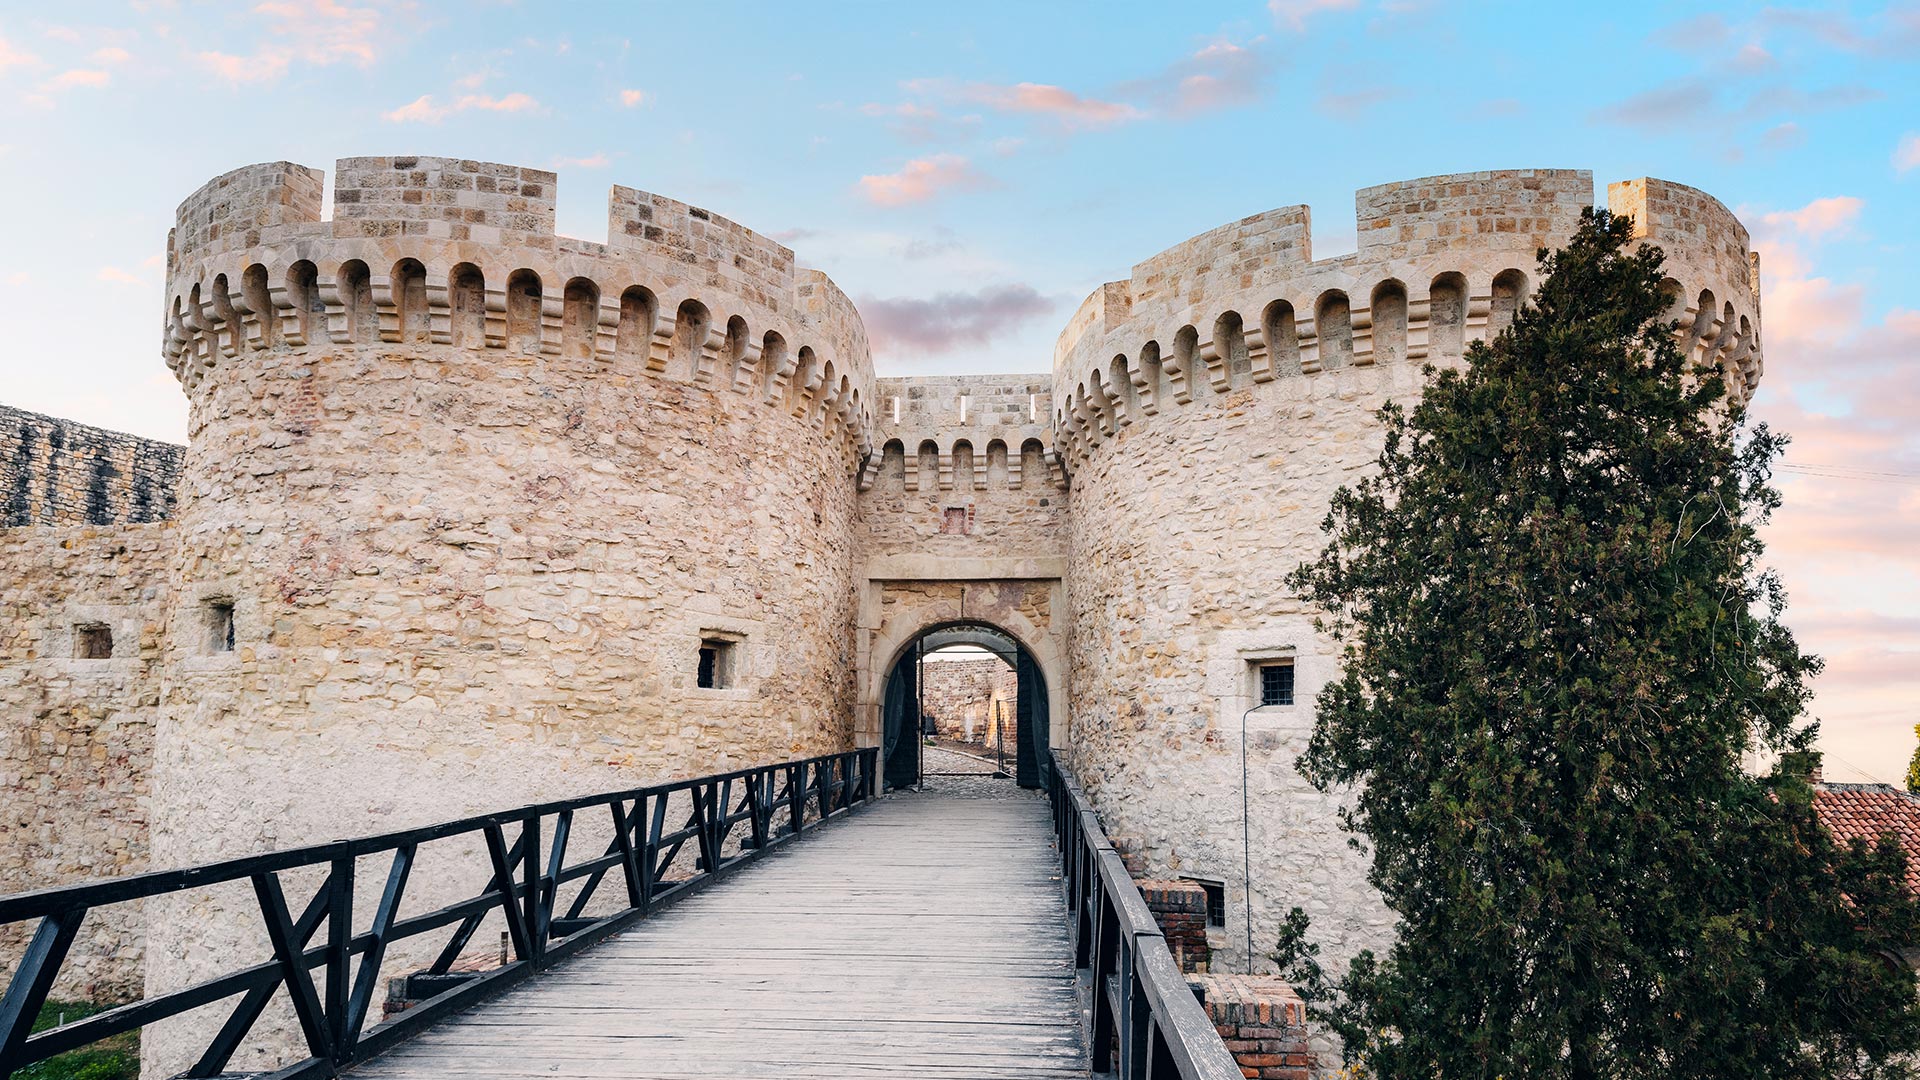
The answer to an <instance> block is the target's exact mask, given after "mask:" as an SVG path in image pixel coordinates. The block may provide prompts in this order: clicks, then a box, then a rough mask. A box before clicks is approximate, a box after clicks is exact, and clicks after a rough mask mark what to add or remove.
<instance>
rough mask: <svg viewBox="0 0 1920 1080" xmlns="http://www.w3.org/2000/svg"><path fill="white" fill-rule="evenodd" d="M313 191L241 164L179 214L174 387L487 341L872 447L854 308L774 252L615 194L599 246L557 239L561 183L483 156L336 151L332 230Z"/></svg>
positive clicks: (671, 209)
mask: <svg viewBox="0 0 1920 1080" xmlns="http://www.w3.org/2000/svg"><path fill="white" fill-rule="evenodd" d="M322 181H323V174H322V173H321V172H320V171H319V170H316V169H310V168H307V167H305V166H300V165H294V164H291V163H288V162H275V163H270V164H263V165H252V166H248V167H246V168H242V169H237V170H234V171H233V172H230V173H227V174H225V175H223V176H220V177H217V178H215V179H214V180H212V181H210V182H208V183H207V184H206V185H205V186H203V187H202V188H201V189H200V190H199V191H197V192H195V193H194V194H193V195H191V196H189V197H188V198H187V199H186V201H184V202H183V203H181V205H180V210H179V214H178V217H177V221H176V225H175V227H174V230H173V232H172V233H171V235H170V236H169V240H168V260H167V265H168V303H167V313H166V322H165V327H164V334H163V344H162V352H163V354H164V356H165V358H166V361H167V364H168V366H169V367H170V368H172V369H173V371H174V372H175V374H176V376H178V378H179V379H180V381H181V383H182V385H183V386H184V387H185V388H186V389H187V391H188V393H189V394H193V393H195V392H196V390H197V389H198V387H199V386H200V384H201V382H202V381H203V380H204V379H205V378H206V376H207V374H208V373H209V372H210V371H212V370H213V369H214V368H215V367H216V366H217V365H219V364H222V363H228V362H234V361H237V360H241V359H242V358H243V357H245V356H246V355H247V354H249V353H252V352H256V351H264V350H271V349H282V348H292V349H301V348H310V347H321V346H327V347H353V346H363V347H385V348H413V347H431V346H442V347H452V348H460V349H489V350H502V351H503V352H505V353H507V354H509V355H514V356H520V357H527V358H532V357H543V356H544V357H562V358H568V359H573V360H591V361H595V362H598V363H602V364H606V365H609V366H610V367H611V368H615V369H621V370H626V371H629V372H633V373H638V374H644V375H646V376H648V377H652V378H656V379H666V380H671V381H676V382H685V383H691V384H695V385H700V386H705V387H709V388H711V389H715V390H721V391H726V392H729V393H731V394H734V395H737V396H738V397H739V398H743V399H745V401H746V402H747V403H752V404H755V405H758V406H761V407H764V408H767V409H770V410H777V411H781V412H785V413H788V414H790V415H792V416H795V417H800V418H811V419H813V420H817V421H820V422H823V423H827V424H829V425H831V427H833V428H834V429H837V430H839V431H841V432H842V433H843V434H844V435H845V437H846V438H847V440H848V441H849V444H850V448H851V449H852V451H853V452H854V454H855V456H856V457H857V456H860V455H864V454H865V453H866V452H867V451H868V450H869V449H870V448H871V446H872V439H871V434H870V432H871V419H872V418H871V415H870V409H869V406H868V401H869V399H870V398H871V396H872V387H873V364H872V359H871V357H870V355H869V353H868V348H867V339H866V330H865V327H864V326H863V325H862V323H861V321H860V317H859V314H858V312H856V311H855V310H854V308H853V305H852V303H851V302H849V301H848V300H847V298H846V297H845V295H844V294H843V293H841V292H840V290H839V289H838V288H837V287H836V286H834V285H833V283H832V282H831V281H829V280H828V279H827V278H826V276H825V275H824V274H821V273H820V272H818V271H814V270H800V269H796V267H795V265H794V257H793V252H792V251H791V250H790V249H788V248H787V247H785V246H784V245H782V244H779V243H777V242H776V241H773V240H771V239H769V238H767V237H764V236H761V235H759V234H757V233H755V232H753V231H752V230H750V229H747V228H745V227H744V226H741V225H738V224H736V223H734V222H732V221H729V220H727V219H726V218H723V217H721V216H719V215H717V214H714V213H712V212H710V211H707V210H705V209H702V208H700V207H697V206H692V205H690V204H687V203H683V202H678V201H676V200H673V199H668V198H665V197H663V196H659V195H654V194H651V193H648V192H644V191H640V190H638V189H635V188H629V187H619V186H616V187H614V188H613V189H612V191H611V192H610V194H609V196H608V201H607V218H608V237H607V241H606V242H605V243H595V242H590V241H584V240H577V239H574V238H571V237H564V236H559V235H557V234H556V233H555V232H554V207H555V205H556V203H555V195H556V188H557V184H558V178H557V177H556V176H555V175H554V174H553V173H551V172H548V171H546V170H543V169H530V168H522V167H518V166H512V165H501V164H495V163H491V162H479V161H467V160H458V159H451V158H431V157H368V158H343V159H341V160H340V161H339V162H338V163H337V164H336V166H335V190H334V199H333V216H332V217H331V218H330V219H328V218H323V217H322V206H321V198H320V194H321V189H322Z"/></svg>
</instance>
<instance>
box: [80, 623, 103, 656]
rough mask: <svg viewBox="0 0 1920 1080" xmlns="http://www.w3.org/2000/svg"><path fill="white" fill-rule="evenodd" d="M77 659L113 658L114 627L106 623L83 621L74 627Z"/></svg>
mask: <svg viewBox="0 0 1920 1080" xmlns="http://www.w3.org/2000/svg"><path fill="white" fill-rule="evenodd" d="M73 658H74V659H75V660H110V659H112V658H113V628H112V627H110V626H108V625H107V624H106V623H81V624H80V625H78V626H75V627H74V628H73Z"/></svg>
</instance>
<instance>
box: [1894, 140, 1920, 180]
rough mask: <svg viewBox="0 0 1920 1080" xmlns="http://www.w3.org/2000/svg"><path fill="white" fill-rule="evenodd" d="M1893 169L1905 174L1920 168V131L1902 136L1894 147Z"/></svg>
mask: <svg viewBox="0 0 1920 1080" xmlns="http://www.w3.org/2000/svg"><path fill="white" fill-rule="evenodd" d="M1893 169H1894V171H1895V172H1897V173H1900V174H1901V175H1903V176H1904V175H1906V174H1907V173H1909V172H1912V171H1913V170H1914V169H1920V133H1914V134H1909V135H1903V136H1901V137H1900V143H1899V145H1897V146H1895V147H1894V148H1893Z"/></svg>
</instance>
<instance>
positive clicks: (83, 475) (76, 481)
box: [0, 405, 186, 528]
mask: <svg viewBox="0 0 1920 1080" xmlns="http://www.w3.org/2000/svg"><path fill="white" fill-rule="evenodd" d="M185 454H186V448H185V447H181V446H175V445H173V444H172V443H163V442H156V441H154V440H152V439H142V438H139V437H137V436H133V435H124V434H122V433H120V432H118V431H108V430H106V429H104V428H97V427H89V426H88V425H86V424H76V423H74V422H73V421H71V420H59V419H55V418H54V417H51V416H40V415H38V414H36V413H30V412H21V411H20V410H18V409H9V408H7V407H6V406H4V405H0V528H11V527H17V526H21V525H112V524H115V523H118V522H147V521H164V520H166V519H167V518H168V517H170V516H172V514H173V505H174V499H175V495H176V492H175V489H176V488H177V487H178V486H179V482H180V462H181V459H182V457H183V456H184V455H185Z"/></svg>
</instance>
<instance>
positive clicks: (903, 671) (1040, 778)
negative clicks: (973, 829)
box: [881, 622, 1048, 788]
mask: <svg viewBox="0 0 1920 1080" xmlns="http://www.w3.org/2000/svg"><path fill="white" fill-rule="evenodd" d="M956 645H964V646H971V647H974V648H978V649H984V650H986V651H987V652H990V653H992V654H993V655H995V656H997V657H999V658H1000V659H1001V660H1003V661H1005V662H1006V663H1007V664H1008V665H1009V666H1011V667H1012V668H1013V671H1014V677H1015V682H1016V686H1017V689H1016V691H1015V694H1014V702H1015V704H1014V731H1015V744H1016V753H1015V758H1014V762H1015V764H1014V780H1015V782H1016V783H1018V784H1019V785H1020V786H1021V787H1024V788H1039V787H1043V786H1045V784H1046V780H1047V775H1046V770H1047V760H1046V759H1047V737H1048V733H1047V722H1046V718H1047V716H1048V710H1047V681H1046V677H1045V676H1044V675H1043V674H1042V673H1041V671H1040V665H1039V664H1038V663H1036V662H1035V661H1034V659H1033V654H1032V653H1030V652H1028V651H1027V648H1026V646H1024V645H1022V644H1021V643H1020V642H1019V640H1018V639H1016V638H1015V637H1014V636H1013V635H1012V634H1009V633H1007V632H1006V631H1004V630H1001V629H1000V628H999V627H996V626H992V625H990V624H988V623H981V622H967V623H950V624H947V625H944V626H936V627H933V628H932V629H929V630H926V631H923V632H921V633H920V634H918V635H916V636H915V637H914V638H913V639H912V640H911V641H909V642H907V644H906V646H905V647H904V648H902V649H901V650H900V655H899V656H898V657H897V658H896V659H895V660H894V662H893V667H892V668H891V669H889V670H888V672H887V682H886V688H885V690H884V691H883V693H882V697H881V701H882V724H883V729H882V730H883V732H884V741H883V743H882V749H881V757H882V760H883V761H884V762H885V765H884V770H885V773H886V783H887V786H888V787H890V788H905V787H912V786H914V785H915V784H917V783H918V782H919V780H920V776H921V750H920V746H921V742H922V733H921V723H922V721H923V720H924V717H925V709H924V708H923V707H922V702H921V693H920V691H921V664H922V661H923V660H924V658H925V657H926V656H927V655H928V654H930V653H934V652H938V651H939V650H941V649H945V648H950V647H953V646H956Z"/></svg>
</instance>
